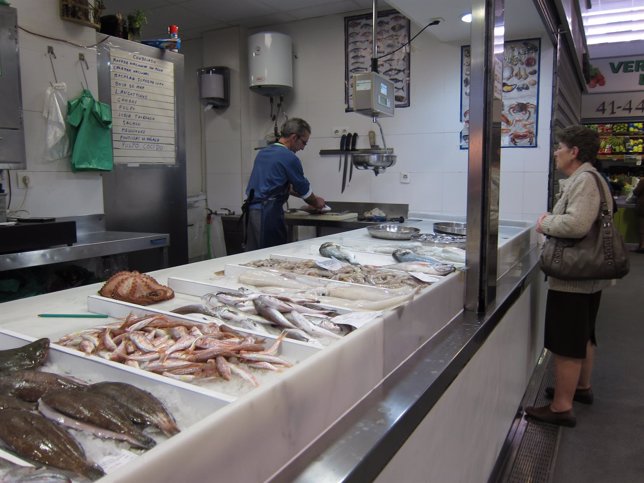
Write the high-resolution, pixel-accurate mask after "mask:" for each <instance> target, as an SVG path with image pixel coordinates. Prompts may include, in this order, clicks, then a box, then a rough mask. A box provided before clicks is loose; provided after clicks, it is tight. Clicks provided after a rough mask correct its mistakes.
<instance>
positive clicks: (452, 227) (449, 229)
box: [434, 222, 467, 236]
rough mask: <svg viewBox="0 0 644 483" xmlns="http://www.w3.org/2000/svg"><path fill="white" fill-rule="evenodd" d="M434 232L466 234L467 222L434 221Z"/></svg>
mask: <svg viewBox="0 0 644 483" xmlns="http://www.w3.org/2000/svg"><path fill="white" fill-rule="evenodd" d="M434 233H446V234H448V235H463V236H465V235H467V223H457V222H440V223H434Z"/></svg>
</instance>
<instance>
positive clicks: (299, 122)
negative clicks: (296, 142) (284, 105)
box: [280, 117, 311, 138]
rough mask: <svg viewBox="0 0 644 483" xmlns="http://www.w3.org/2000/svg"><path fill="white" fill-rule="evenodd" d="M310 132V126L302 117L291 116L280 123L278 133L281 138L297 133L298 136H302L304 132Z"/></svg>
mask: <svg viewBox="0 0 644 483" xmlns="http://www.w3.org/2000/svg"><path fill="white" fill-rule="evenodd" d="M306 133H309V134H311V126H309V123H308V122H306V121H305V120H304V119H300V118H299V117H292V118H291V119H289V120H287V121H286V122H285V123H284V124H282V129H281V131H280V135H281V136H282V137H283V138H287V137H289V136H290V135H291V134H297V135H298V136H304V134H306Z"/></svg>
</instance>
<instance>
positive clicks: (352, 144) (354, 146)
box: [349, 132, 358, 183]
mask: <svg viewBox="0 0 644 483" xmlns="http://www.w3.org/2000/svg"><path fill="white" fill-rule="evenodd" d="M357 142H358V133H357V132H354V133H353V138H351V151H355V150H356V143H357ZM352 177H353V156H351V166H350V167H349V183H350V182H351V178H352Z"/></svg>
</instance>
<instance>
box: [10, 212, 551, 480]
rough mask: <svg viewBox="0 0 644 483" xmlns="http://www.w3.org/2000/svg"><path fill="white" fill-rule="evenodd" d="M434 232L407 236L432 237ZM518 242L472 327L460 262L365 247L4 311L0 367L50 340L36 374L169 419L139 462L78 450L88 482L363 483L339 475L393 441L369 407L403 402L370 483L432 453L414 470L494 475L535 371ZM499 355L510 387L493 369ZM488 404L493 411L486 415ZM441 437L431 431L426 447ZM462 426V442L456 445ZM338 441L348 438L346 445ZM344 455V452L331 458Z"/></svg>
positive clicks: (313, 245)
mask: <svg viewBox="0 0 644 483" xmlns="http://www.w3.org/2000/svg"><path fill="white" fill-rule="evenodd" d="M436 221H439V218H438V217H436V218H434V219H423V220H420V221H414V222H407V223H405V225H406V226H413V227H416V228H418V229H419V231H420V232H421V233H429V232H431V231H432V226H433V223H434V222H436ZM530 228H531V227H530V226H529V225H527V224H524V225H522V224H520V223H514V224H513V223H507V224H501V227H500V235H499V257H498V260H499V261H498V264H499V265H498V272H499V275H500V281H499V293H500V294H501V295H502V299H501V300H502V303H500V304H499V306H498V307H496V309H495V310H494V311H493V313H491V314H487V315H486V316H485V317H481V318H479V317H478V316H477V315H476V314H467V313H465V312H464V311H463V301H464V292H465V272H464V269H465V267H464V258H462V257H463V254H462V253H461V252H462V250H461V252H458V250H447V249H444V248H440V247H438V248H437V247H436V246H428V245H427V244H424V243H423V242H422V239H421V241H416V240H382V239H377V238H373V237H371V236H370V235H369V233H368V232H367V230H366V229H360V230H355V231H351V232H344V233H341V234H337V235H331V236H327V237H323V238H316V239H309V240H302V241H299V242H296V243H292V244H289V245H283V246H279V247H273V248H269V249H264V250H257V251H254V252H249V253H241V254H237V255H232V256H229V257H224V258H219V259H212V260H207V261H202V262H197V263H192V264H189V265H183V266H179V267H172V268H168V269H163V270H158V271H155V272H151V273H150V274H149V275H150V276H151V277H153V278H154V280H155V283H156V282H158V283H159V284H162V285H164V286H166V287H168V290H169V292H172V293H173V296H172V297H170V298H167V297H166V298H164V299H163V300H161V299H160V300H159V301H158V302H156V303H150V301H152V300H153V298H152V299H151V298H150V297H147V298H142V299H140V300H141V301H145V303H143V302H141V303H137V299H136V298H135V297H134V296H135V294H136V292H137V290H139V289H140V290H145V286H146V284H147V283H149V282H146V279H145V278H143V279H137V278H136V277H135V278H133V279H132V281H130V282H128V283H130V284H131V285H128V286H127V287H125V288H123V287H122V284H123V283H124V282H122V281H121V282H119V284H120V285H119V284H117V285H119V286H120V288H123V290H122V291H121V292H122V293H126V294H128V295H131V296H132V297H133V298H129V299H128V297H122V296H116V295H115V294H116V293H117V292H118V290H116V291H115V292H111V291H110V293H107V292H106V291H105V290H101V289H102V288H104V286H103V284H95V285H89V286H84V287H79V288H74V289H69V290H65V291H61V292H56V293H51V294H45V295H39V296H35V297H31V298H28V299H23V300H17V301H12V302H7V303H4V304H1V305H0V350H3V349H5V348H14V347H16V346H17V345H19V344H20V341H21V340H24V341H25V343H27V342H29V341H33V340H34V339H37V338H48V339H50V341H51V347H50V351H51V352H50V360H49V362H47V364H46V365H45V366H43V368H42V370H44V371H50V372H60V373H64V374H65V375H68V376H75V377H78V378H84V379H87V380H89V382H90V383H95V382H101V381H114V380H118V381H126V382H129V383H131V384H133V385H136V386H137V387H140V388H141V389H145V390H147V391H149V392H150V393H152V394H155V395H158V397H159V398H160V399H162V400H164V401H165V402H166V405H167V406H168V408H169V409H170V410H171V411H172V412H175V413H176V414H175V415H174V416H175V418H176V421H177V424H178V427H179V429H180V432H179V433H178V434H174V435H172V436H170V437H168V436H167V435H161V436H158V435H157V434H156V433H153V432H152V433H149V435H150V437H152V438H154V439H155V444H154V445H153V446H154V447H151V448H150V449H141V448H134V449H133V448H132V447H129V446H128V444H127V443H125V442H118V443H113V442H110V443H109V445H114V444H116V445H117V446H116V449H113V448H114V446H110V448H112V449H111V450H109V451H105V452H102V451H99V450H98V449H97V447H102V446H105V444H106V443H105V442H101V443H97V442H94V441H92V438H88V437H86V436H85V437H83V438H82V444H83V446H87V447H86V449H85V450H86V453H87V454H88V455H89V456H90V457H91V458H92V459H93V462H94V463H96V464H98V465H100V466H101V467H102V468H103V470H104V471H105V476H102V477H101V478H100V481H120V482H122V481H132V482H135V481H151V480H155V481H184V480H188V479H191V480H200V481H208V480H211V479H212V475H213V474H216V475H217V480H222V481H240V482H241V481H268V480H275V481H293V480H297V479H298V478H299V479H301V480H302V481H312V480H310V478H313V480H314V481H321V480H326V481H335V480H336V479H342V478H340V477H339V476H338V475H340V473H338V472H337V471H340V472H342V471H346V474H347V475H348V474H351V472H355V471H362V466H361V465H362V464H363V463H364V462H363V463H361V462H360V461H361V460H364V461H369V458H358V459H357V460H356V459H352V457H351V454H353V455H354V456H356V455H359V454H360V451H354V450H356V449H357V448H359V449H360V450H364V451H366V452H367V453H369V452H370V451H369V450H370V449H371V450H374V449H378V447H379V443H378V439H380V440H384V439H387V438H389V437H396V433H398V432H399V431H400V428H399V427H398V426H397V420H404V419H405V418H400V417H399V415H398V414H397V411H402V410H403V409H404V407H403V405H399V407H397V408H396V407H388V408H386V409H385V408H384V406H381V403H379V402H378V397H379V396H378V395H380V396H382V397H385V395H387V394H388V395H389V396H392V395H394V394H397V395H398V396H403V395H405V394H407V395H409V394H411V393H413V394H415V395H414V396H413V397H412V396H409V397H410V399H409V400H410V404H412V405H414V406H415V407H416V408H417V407H418V405H419V404H421V405H422V406H423V412H422V413H423V417H422V418H420V419H418V420H416V421H415V423H414V426H413V427H415V428H417V430H418V435H415V436H414V437H409V438H406V440H407V441H406V442H404V441H405V440H400V439H399V440H398V441H399V442H398V445H397V449H398V450H399V451H398V453H399V454H398V455H397V456H395V457H394V456H393V455H391V457H390V458H388V459H386V460H382V462H381V463H380V464H377V465H373V468H378V470H377V472H376V473H375V474H374V475H373V476H374V478H375V476H377V474H378V473H381V475H387V474H389V472H392V471H393V472H396V474H399V476H398V477H399V478H400V477H401V476H400V475H402V477H404V475H406V474H409V471H418V468H419V467H424V466H425V463H423V464H422V465H421V464H415V465H412V466H413V467H414V468H415V469H411V470H410V469H405V468H404V466H405V465H407V463H408V461H406V460H407V458H409V457H413V455H414V454H415V452H417V451H418V450H419V448H421V447H423V448H426V447H427V445H428V444H429V446H431V447H434V448H435V449H436V452H435V453H432V452H431V451H430V452H428V457H424V459H423V461H427V465H430V466H435V468H434V470H433V471H434V472H436V471H438V470H437V469H436V468H438V467H440V468H441V469H440V472H442V473H441V474H442V475H445V474H451V475H452V477H451V478H450V479H451V480H462V479H459V478H458V477H456V478H455V477H453V476H454V475H456V474H458V473H462V472H468V471H472V469H471V468H472V467H471V466H470V465H466V464H463V462H462V461H460V458H456V455H451V456H446V455H445V454H444V453H445V449H446V448H447V449H449V451H454V449H455V448H457V449H458V451H459V452H460V451H461V450H463V449H466V450H467V449H468V448H469V447H471V446H473V445H475V446H486V445H487V446H486V447H485V448H484V449H482V448H480V447H479V448H478V449H477V451H479V450H480V451H481V453H483V454H482V457H483V458H484V459H485V461H483V462H481V461H477V459H476V458H475V459H474V461H473V464H479V463H483V464H482V466H481V465H479V466H478V468H479V470H480V468H483V471H485V468H490V461H492V462H493V460H491V458H492V454H494V455H495V454H496V453H498V449H499V448H500V444H501V443H500V442H499V441H502V437H504V436H505V433H506V432H507V430H508V426H509V418H510V412H509V408H511V407H512V405H514V410H515V411H516V403H517V397H519V396H520V393H522V391H523V389H525V382H526V377H527V375H529V373H530V372H531V368H532V366H533V365H534V361H535V359H536V355H535V352H536V350H537V348H538V347H539V341H538V340H536V341H535V337H538V336H537V334H538V333H539V332H538V330H537V329H535V326H534V324H535V321H536V320H537V319H538V317H537V316H538V313H537V312H538V310H539V307H540V303H538V302H539V300H540V299H539V297H540V295H539V293H540V292H539V290H538V289H539V283H537V281H536V280H535V277H534V267H535V266H536V260H535V256H534V253H535V247H536V241H535V239H534V236H533V230H531V229H530ZM459 257H461V258H459ZM137 283H138V284H140V286H139V285H136V284H137ZM99 291H100V293H99ZM101 293H102V294H103V295H101ZM112 295H115V296H112ZM148 295H149V294H148ZM45 314H49V315H59V316H58V317H42V315H45ZM495 314H496V315H495ZM84 316H85V317H84ZM509 319H511V320H509ZM506 320H507V321H508V322H507V323H506V322H505V321H506ZM213 321H217V322H218V327H219V328H218V329H217V335H216V336H215V335H213V334H212V333H211V330H212V329H211V327H212V322H213ZM517 321H519V322H517ZM499 327H502V330H500V329H499ZM139 332H140V333H141V334H145V338H144V339H141V338H140V337H139ZM506 332H507V334H506ZM195 334H197V335H195ZM497 335H498V337H497ZM214 339H217V340H214ZM496 339H498V340H496ZM206 341H207V343H206ZM126 342H127V343H126ZM499 344H500V346H499ZM508 344H511V348H510V349H508V350H509V353H508V355H509V356H510V357H511V360H513V361H515V362H516V364H515V365H514V366H513V367H512V368H511V369H510V370H509V372H510V373H511V374H509V373H508V369H506V368H502V367H500V366H499V361H498V360H496V358H498V357H500V354H501V353H502V350H500V349H499V347H502V348H503V350H506V348H507V347H506V346H507V345H508ZM464 349H466V350H464ZM483 349H485V350H483ZM489 351H491V354H488V352H489ZM418 357H421V358H423V360H424V361H425V364H424V365H423V366H424V367H425V368H431V377H429V378H428V379H425V380H424V381H423V382H418V381H417V382H416V383H415V384H416V386H415V387H412V388H410V387H408V388H407V390H401V389H400V388H399V387H397V386H396V381H397V382H398V383H401V384H404V381H406V379H405V377H404V374H405V373H407V372H408V371H409V370H410V367H411V366H410V365H409V364H416V363H417V362H418V361H417V360H416V359H415V358H418ZM478 357H484V358H487V359H490V360H484V361H482V362H481V361H477V358H478ZM517 361H518V362H517ZM171 362H172V364H170V363H171ZM173 364H174V365H173ZM472 371H473V372H474V374H470V372H472ZM481 371H482V373H483V375H481ZM412 372H414V373H416V374H417V375H420V374H421V373H422V372H423V371H412ZM2 377H3V376H2V374H0V378H2ZM446 381H447V382H446ZM481 381H484V384H483V386H482V383H481ZM407 383H408V382H407ZM387 384H389V385H390V386H389V387H390V388H393V389H395V390H394V391H393V392H392V391H387V390H385V389H386V387H387V386H386V385H387ZM391 384H394V385H393V386H391ZM501 385H504V386H503V387H501ZM505 385H510V390H509V391H507V392H505V393H503V391H505V390H506V389H507V388H506V387H505ZM486 386H487V387H486ZM90 387H91V386H90ZM482 387H483V388H482ZM408 391H411V393H409V392H408ZM478 391H483V394H481V393H478ZM501 394H503V395H502V396H501ZM428 396H429V397H428ZM477 398H478V400H479V402H480V403H481V404H482V405H483V406H482V407H481V410H482V411H484V412H486V414H485V416H486V417H485V418H484V417H483V415H481V419H480V420H479V418H478V417H476V414H477V411H471V412H468V413H466V414H467V415H469V416H471V417H472V418H474V419H475V420H474V421H468V419H471V418H470V417H469V416H468V417H464V413H462V411H464V410H467V411H469V410H470V409H469V408H468V405H469V404H471V403H472V401H474V400H476V399H477ZM499 398H501V399H503V401H502V402H503V404H500V407H501V408H502V411H499V408H497V407H494V404H497V403H499ZM454 399H455V400H456V402H455V403H454ZM403 400H404V397H403V398H402V399H400V400H399V401H400V402H401V401H403ZM430 400H431V401H430ZM430 402H431V404H430ZM452 404H454V405H452ZM394 406H395V405H394ZM450 406H451V409H450ZM370 411H376V413H377V414H378V418H377V419H373V417H372V416H373V414H371V415H370ZM418 414H420V413H418ZM346 418H350V419H349V420H350V421H353V423H354V424H357V425H358V426H352V425H351V424H347V421H348V420H347V419H346ZM436 421H439V422H440V423H439V425H442V426H443V427H439V428H433V429H432V427H433V425H435V424H436ZM426 424H429V426H426ZM449 424H454V425H455V426H454V428H450V427H449ZM405 425H406V426H407V425H409V422H405ZM446 425H447V426H446ZM463 425H469V427H466V428H464V431H467V432H468V433H469V435H470V436H471V437H467V438H464V437H463V436H464V434H460V433H458V431H454V429H455V428H456V429H458V428H460V427H461V426H463ZM341 427H344V428H345V429H346V428H349V427H351V428H354V429H355V428H357V429H356V430H355V431H354V433H353V434H352V435H351V437H348V435H346V434H341V433H340V432H339V431H340V428H341ZM410 427H411V426H410ZM72 431H73V433H74V435H76V433H77V432H79V431H78V430H72ZM146 431H147V430H146ZM369 434H371V435H372V436H375V435H380V436H379V437H378V438H377V439H376V440H374V439H369ZM363 437H366V439H362V438H363ZM419 437H420V438H421V439H418V438H419ZM481 438H486V444H485V445H481ZM490 441H492V442H493V443H494V444H491V445H490ZM352 442H353V443H354V444H353V446H350V447H351V448H353V449H352V451H349V452H346V451H345V452H342V453H338V452H337V451H335V450H334V449H333V448H334V447H336V445H342V444H350V445H351V444H352ZM403 443H404V444H403ZM394 446H396V445H394ZM495 452H496V453H495ZM376 453H377V452H376ZM115 454H118V458H116V457H115ZM461 454H462V453H461ZM325 461H326V463H325V464H332V465H333V469H330V468H329V467H328V466H325V464H322V463H323V462H325ZM438 462H440V464H438ZM370 471H372V472H373V471H374V470H373V469H372V470H370ZM452 472H454V473H452ZM410 476H411V475H410ZM336 477H337V478H336ZM383 478H385V479H384V480H383V481H386V477H384V476H383ZM408 481H411V480H408ZM436 481H438V480H436ZM443 481H445V479H443Z"/></svg>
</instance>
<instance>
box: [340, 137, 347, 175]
mask: <svg viewBox="0 0 644 483" xmlns="http://www.w3.org/2000/svg"><path fill="white" fill-rule="evenodd" d="M346 141H347V135H346V134H343V135H342V137H341V138H340V151H342V150H343V149H344V144H345V142H346ZM341 170H342V153H340V159H339V160H338V173H339V172H340V171H341Z"/></svg>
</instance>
